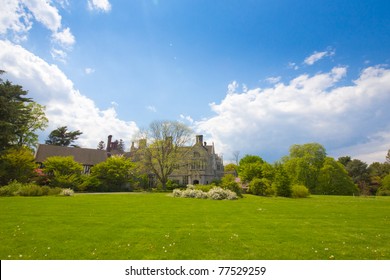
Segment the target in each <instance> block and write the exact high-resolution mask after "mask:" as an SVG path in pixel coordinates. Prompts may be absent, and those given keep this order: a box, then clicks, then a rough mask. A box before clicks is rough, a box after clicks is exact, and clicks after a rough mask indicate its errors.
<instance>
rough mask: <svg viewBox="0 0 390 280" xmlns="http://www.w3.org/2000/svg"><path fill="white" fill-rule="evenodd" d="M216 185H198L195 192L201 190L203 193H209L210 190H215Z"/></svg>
mask: <svg viewBox="0 0 390 280" xmlns="http://www.w3.org/2000/svg"><path fill="white" fill-rule="evenodd" d="M214 187H215V185H213V184H209V185H196V186H195V190H200V191H202V192H206V193H207V192H208V191H209V190H211V189H212V188H214Z"/></svg>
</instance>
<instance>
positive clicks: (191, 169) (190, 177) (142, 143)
mask: <svg viewBox="0 0 390 280" xmlns="http://www.w3.org/2000/svg"><path fill="white" fill-rule="evenodd" d="M195 140H196V142H195V144H194V145H189V146H184V147H179V155H180V163H178V164H176V165H175V168H174V171H173V172H172V174H171V175H170V176H169V180H171V181H173V182H175V183H177V184H180V185H187V184H193V185H196V184H202V185H206V184H209V183H211V182H212V181H213V180H219V179H221V178H222V177H223V175H224V167H223V159H222V157H221V156H219V155H218V154H217V153H216V152H215V147H214V143H213V144H212V145H208V144H207V143H206V142H203V135H197V136H196V139H195ZM144 147H146V140H145V139H140V140H139V141H138V145H137V146H136V145H135V143H134V142H133V143H132V145H131V148H130V152H125V153H121V152H119V150H118V141H114V142H113V141H112V136H111V135H110V136H108V141H107V146H106V149H105V150H98V149H86V148H72V147H62V146H54V145H46V144H40V145H39V146H38V148H37V151H36V153H35V161H36V162H37V163H40V164H41V166H42V163H43V162H44V161H45V160H46V159H47V158H48V157H51V156H72V157H73V158H74V160H75V161H77V162H79V163H81V164H82V165H83V166H84V173H85V174H89V173H90V170H91V167H92V166H94V165H96V164H98V163H100V162H103V161H105V160H106V159H107V158H108V157H110V156H112V155H123V156H125V157H128V158H130V159H132V160H133V161H137V160H139V158H137V157H136V156H135V155H136V154H137V152H138V151H140V150H142V149H143V148H144ZM148 175H149V178H150V179H151V180H153V174H148Z"/></svg>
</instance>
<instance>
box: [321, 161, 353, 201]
mask: <svg viewBox="0 0 390 280" xmlns="http://www.w3.org/2000/svg"><path fill="white" fill-rule="evenodd" d="M315 193H317V194H326V195H353V194H354V195H355V194H358V193H359V192H358V189H357V188H356V185H355V184H354V183H353V181H352V179H351V178H350V177H349V176H348V173H347V171H346V170H345V168H344V166H343V165H342V164H341V163H339V162H337V161H335V160H334V159H333V158H330V157H327V158H326V159H325V163H324V165H323V167H322V168H321V170H320V174H319V178H318V186H317V188H316V189H315Z"/></svg>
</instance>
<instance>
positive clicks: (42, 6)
mask: <svg viewBox="0 0 390 280" xmlns="http://www.w3.org/2000/svg"><path fill="white" fill-rule="evenodd" d="M19 2H21V3H23V4H24V5H25V6H26V7H27V8H28V10H29V11H30V12H31V13H32V14H33V15H34V18H35V19H36V20H37V21H38V22H40V23H41V24H43V25H44V26H45V27H46V28H47V29H49V30H51V31H52V32H57V30H58V29H60V28H61V15H60V14H59V12H58V10H57V8H56V7H54V6H51V5H50V1H49V2H48V1H45V0H28V1H19Z"/></svg>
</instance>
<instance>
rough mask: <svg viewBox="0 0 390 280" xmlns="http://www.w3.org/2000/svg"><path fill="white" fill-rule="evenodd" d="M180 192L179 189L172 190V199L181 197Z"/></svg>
mask: <svg viewBox="0 0 390 280" xmlns="http://www.w3.org/2000/svg"><path fill="white" fill-rule="evenodd" d="M181 193H182V191H181V190H179V189H174V190H173V192H172V195H173V197H181Z"/></svg>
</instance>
